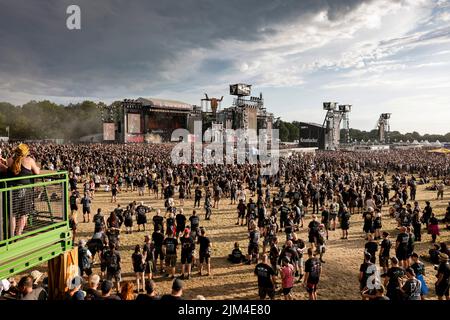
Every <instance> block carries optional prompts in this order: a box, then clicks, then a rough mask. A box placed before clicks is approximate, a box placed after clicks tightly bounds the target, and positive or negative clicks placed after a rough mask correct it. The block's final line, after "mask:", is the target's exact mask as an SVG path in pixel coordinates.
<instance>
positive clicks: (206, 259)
mask: <svg viewBox="0 0 450 320" xmlns="http://www.w3.org/2000/svg"><path fill="white" fill-rule="evenodd" d="M199 255H200V263H203V262H205V263H209V260H210V259H211V257H210V255H209V253H207V252H201V251H200V254H199Z"/></svg>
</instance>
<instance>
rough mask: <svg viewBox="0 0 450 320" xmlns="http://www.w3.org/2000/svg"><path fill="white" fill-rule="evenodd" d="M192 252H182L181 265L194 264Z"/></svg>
mask: <svg viewBox="0 0 450 320" xmlns="http://www.w3.org/2000/svg"><path fill="white" fill-rule="evenodd" d="M192 257H193V256H192V252H183V251H182V252H181V264H186V263H187V264H189V263H192Z"/></svg>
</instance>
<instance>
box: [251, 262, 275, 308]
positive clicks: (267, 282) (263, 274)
mask: <svg viewBox="0 0 450 320" xmlns="http://www.w3.org/2000/svg"><path fill="white" fill-rule="evenodd" d="M268 261H269V258H268V256H267V255H266V254H265V255H263V260H262V262H260V263H258V264H257V265H256V267H255V271H254V274H255V275H256V276H257V277H258V294H259V298H260V299H261V300H264V299H265V298H266V296H269V298H270V299H271V300H273V299H274V298H275V271H274V270H273V269H272V267H271V266H270V265H269V263H268Z"/></svg>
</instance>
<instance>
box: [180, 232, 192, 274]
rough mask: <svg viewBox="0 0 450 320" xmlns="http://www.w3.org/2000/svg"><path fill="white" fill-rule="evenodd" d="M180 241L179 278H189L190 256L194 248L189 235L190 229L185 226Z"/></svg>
mask: <svg viewBox="0 0 450 320" xmlns="http://www.w3.org/2000/svg"><path fill="white" fill-rule="evenodd" d="M180 242H181V264H182V268H181V273H182V274H181V279H189V278H190V276H191V267H192V257H193V255H194V250H195V242H194V239H192V237H191V231H190V230H189V229H188V228H186V229H185V230H184V233H183V237H181V239H180Z"/></svg>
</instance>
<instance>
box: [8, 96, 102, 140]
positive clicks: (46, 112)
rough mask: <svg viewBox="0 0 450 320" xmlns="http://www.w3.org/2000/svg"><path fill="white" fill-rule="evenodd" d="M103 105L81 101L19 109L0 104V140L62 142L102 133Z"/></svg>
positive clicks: (44, 103)
mask: <svg viewBox="0 0 450 320" xmlns="http://www.w3.org/2000/svg"><path fill="white" fill-rule="evenodd" d="M103 105H104V104H103V103H95V102H92V101H83V102H80V103H76V104H69V105H67V106H66V105H61V104H55V103H53V102H50V101H48V100H45V101H39V102H37V101H30V102H28V103H26V104H24V105H21V106H14V105H12V104H10V103H7V102H0V136H7V130H6V128H7V127H9V136H10V138H11V139H14V140H16V139H18V140H26V139H30V140H31V139H32V140H34V139H39V140H41V139H64V140H74V141H76V140H78V139H79V138H81V137H83V136H86V135H91V134H97V133H101V132H102V126H101V123H102V121H101V110H100V108H99V107H101V106H103Z"/></svg>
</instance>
